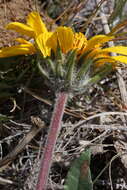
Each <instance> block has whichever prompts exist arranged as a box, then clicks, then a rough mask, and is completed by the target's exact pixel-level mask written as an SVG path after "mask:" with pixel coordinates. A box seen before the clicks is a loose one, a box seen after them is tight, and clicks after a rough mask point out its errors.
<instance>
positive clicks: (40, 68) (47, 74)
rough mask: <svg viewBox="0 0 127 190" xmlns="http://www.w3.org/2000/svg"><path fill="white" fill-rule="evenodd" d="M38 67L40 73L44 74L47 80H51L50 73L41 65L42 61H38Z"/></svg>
mask: <svg viewBox="0 0 127 190" xmlns="http://www.w3.org/2000/svg"><path fill="white" fill-rule="evenodd" d="M37 66H38V68H39V71H40V72H41V74H42V75H43V76H44V77H45V78H47V79H49V73H47V72H46V71H45V70H44V69H43V67H42V66H41V64H40V61H38V63H37Z"/></svg>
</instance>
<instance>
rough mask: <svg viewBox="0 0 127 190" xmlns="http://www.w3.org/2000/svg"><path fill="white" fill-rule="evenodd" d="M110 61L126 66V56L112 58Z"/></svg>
mask: <svg viewBox="0 0 127 190" xmlns="http://www.w3.org/2000/svg"><path fill="white" fill-rule="evenodd" d="M112 59H114V60H115V61H119V62H121V63H126V64H127V56H112Z"/></svg>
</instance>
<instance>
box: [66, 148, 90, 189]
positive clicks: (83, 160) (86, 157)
mask: <svg viewBox="0 0 127 190" xmlns="http://www.w3.org/2000/svg"><path fill="white" fill-rule="evenodd" d="M90 157H91V152H90V150H89V149H88V150H86V151H85V152H83V153H82V154H81V156H80V157H79V158H78V159H76V160H75V161H74V163H73V165H72V167H71V168H70V170H69V172H68V175H67V179H66V183H65V186H64V190H92V189H93V183H92V180H91V173H90V168H89V165H90Z"/></svg>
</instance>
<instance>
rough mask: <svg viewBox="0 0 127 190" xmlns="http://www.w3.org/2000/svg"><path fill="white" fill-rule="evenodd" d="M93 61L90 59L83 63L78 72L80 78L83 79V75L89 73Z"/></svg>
mask: <svg viewBox="0 0 127 190" xmlns="http://www.w3.org/2000/svg"><path fill="white" fill-rule="evenodd" d="M92 63H93V60H91V59H88V60H86V61H85V62H84V63H82V65H81V68H80V70H79V72H78V73H77V79H78V80H81V79H82V77H83V76H84V75H86V74H87V72H88V70H89V69H90V66H91V64H92Z"/></svg>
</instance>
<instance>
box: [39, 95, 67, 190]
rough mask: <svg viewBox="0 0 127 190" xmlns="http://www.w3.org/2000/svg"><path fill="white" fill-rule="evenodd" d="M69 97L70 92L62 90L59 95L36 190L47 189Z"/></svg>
mask: <svg viewBox="0 0 127 190" xmlns="http://www.w3.org/2000/svg"><path fill="white" fill-rule="evenodd" d="M67 98H68V94H67V93H65V92H60V93H59V94H58V96H57V99H56V104H55V107H54V111H53V115H52V120H51V124H50V127H49V132H48V137H47V141H46V144H45V149H44V153H43V156H42V159H41V164H40V173H39V177H38V183H37V187H36V190H46V185H47V181H48V174H49V170H50V167H51V163H52V156H53V152H54V148H55V144H56V140H57V136H58V134H59V131H60V128H61V120H62V117H63V113H64V108H65V105H66V101H67Z"/></svg>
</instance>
